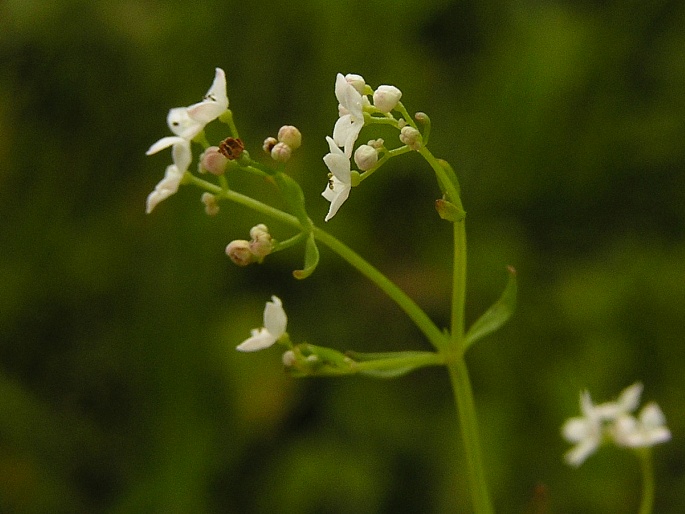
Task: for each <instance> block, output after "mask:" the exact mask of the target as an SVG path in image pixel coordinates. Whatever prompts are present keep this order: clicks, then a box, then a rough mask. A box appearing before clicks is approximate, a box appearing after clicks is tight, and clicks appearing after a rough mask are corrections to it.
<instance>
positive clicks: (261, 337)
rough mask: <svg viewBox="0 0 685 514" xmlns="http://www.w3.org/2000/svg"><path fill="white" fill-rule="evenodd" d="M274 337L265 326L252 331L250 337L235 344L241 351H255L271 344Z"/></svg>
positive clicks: (274, 340) (273, 341)
mask: <svg viewBox="0 0 685 514" xmlns="http://www.w3.org/2000/svg"><path fill="white" fill-rule="evenodd" d="M275 342H276V338H275V337H274V336H273V335H272V334H271V333H270V332H269V331H268V330H267V329H265V328H261V329H259V330H253V331H252V337H249V338H247V339H245V341H243V342H242V343H240V344H239V345H238V346H236V350H238V351H241V352H256V351H258V350H263V349H265V348H268V347H269V346H271V345H273V344H274V343H275Z"/></svg>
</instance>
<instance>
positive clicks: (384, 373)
mask: <svg viewBox="0 0 685 514" xmlns="http://www.w3.org/2000/svg"><path fill="white" fill-rule="evenodd" d="M345 355H347V356H348V357H350V358H351V359H353V360H354V361H355V362H356V363H357V366H356V367H355V368H356V370H357V373H359V374H360V375H366V376H368V377H373V378H397V377H401V376H403V375H406V374H407V373H410V372H412V371H414V370H415V369H418V368H422V367H425V366H438V365H441V364H444V361H443V360H442V357H441V356H440V355H439V354H437V353H434V352H418V351H405V352H386V353H359V352H351V351H348V352H345Z"/></svg>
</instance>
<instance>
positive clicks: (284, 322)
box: [264, 296, 288, 340]
mask: <svg viewBox="0 0 685 514" xmlns="http://www.w3.org/2000/svg"><path fill="white" fill-rule="evenodd" d="M271 300H272V301H271V302H266V306H265V307H264V328H266V330H268V331H269V333H270V334H271V335H272V336H273V337H274V340H277V339H278V338H280V337H281V336H282V335H283V334H285V329H286V327H287V326H288V316H287V315H286V314H285V311H284V310H283V304H282V303H281V300H280V298H278V297H277V296H272V297H271Z"/></svg>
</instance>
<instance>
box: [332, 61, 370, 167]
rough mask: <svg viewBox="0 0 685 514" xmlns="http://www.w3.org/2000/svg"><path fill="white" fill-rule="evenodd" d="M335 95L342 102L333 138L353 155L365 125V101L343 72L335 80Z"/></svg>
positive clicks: (348, 154)
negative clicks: (356, 142)
mask: <svg viewBox="0 0 685 514" xmlns="http://www.w3.org/2000/svg"><path fill="white" fill-rule="evenodd" d="M360 78H361V77H360ZM362 81H363V79H362ZM335 96H336V98H337V99H338V102H339V104H340V106H339V108H338V110H339V113H340V117H339V118H338V121H336V122H335V126H334V127H333V140H334V141H335V143H336V144H337V145H338V146H340V147H344V148H345V154H346V155H347V157H351V156H352V148H353V147H354V143H355V141H357V138H358V137H359V132H361V130H362V127H363V126H364V111H363V105H364V102H363V99H362V95H361V93H360V92H359V91H358V90H357V89H356V88H355V86H354V85H353V84H352V83H350V82H348V81H347V80H346V79H345V77H344V76H343V75H342V73H338V75H337V77H336V80H335Z"/></svg>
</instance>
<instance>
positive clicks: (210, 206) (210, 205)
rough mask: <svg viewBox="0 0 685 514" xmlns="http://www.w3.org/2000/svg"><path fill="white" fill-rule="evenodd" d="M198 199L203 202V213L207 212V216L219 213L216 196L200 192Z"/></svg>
mask: <svg viewBox="0 0 685 514" xmlns="http://www.w3.org/2000/svg"><path fill="white" fill-rule="evenodd" d="M200 200H202V203H203V204H205V213H207V216H216V215H217V214H219V204H218V203H217V201H216V196H214V195H213V194H211V193H202V196H201V197H200Z"/></svg>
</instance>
